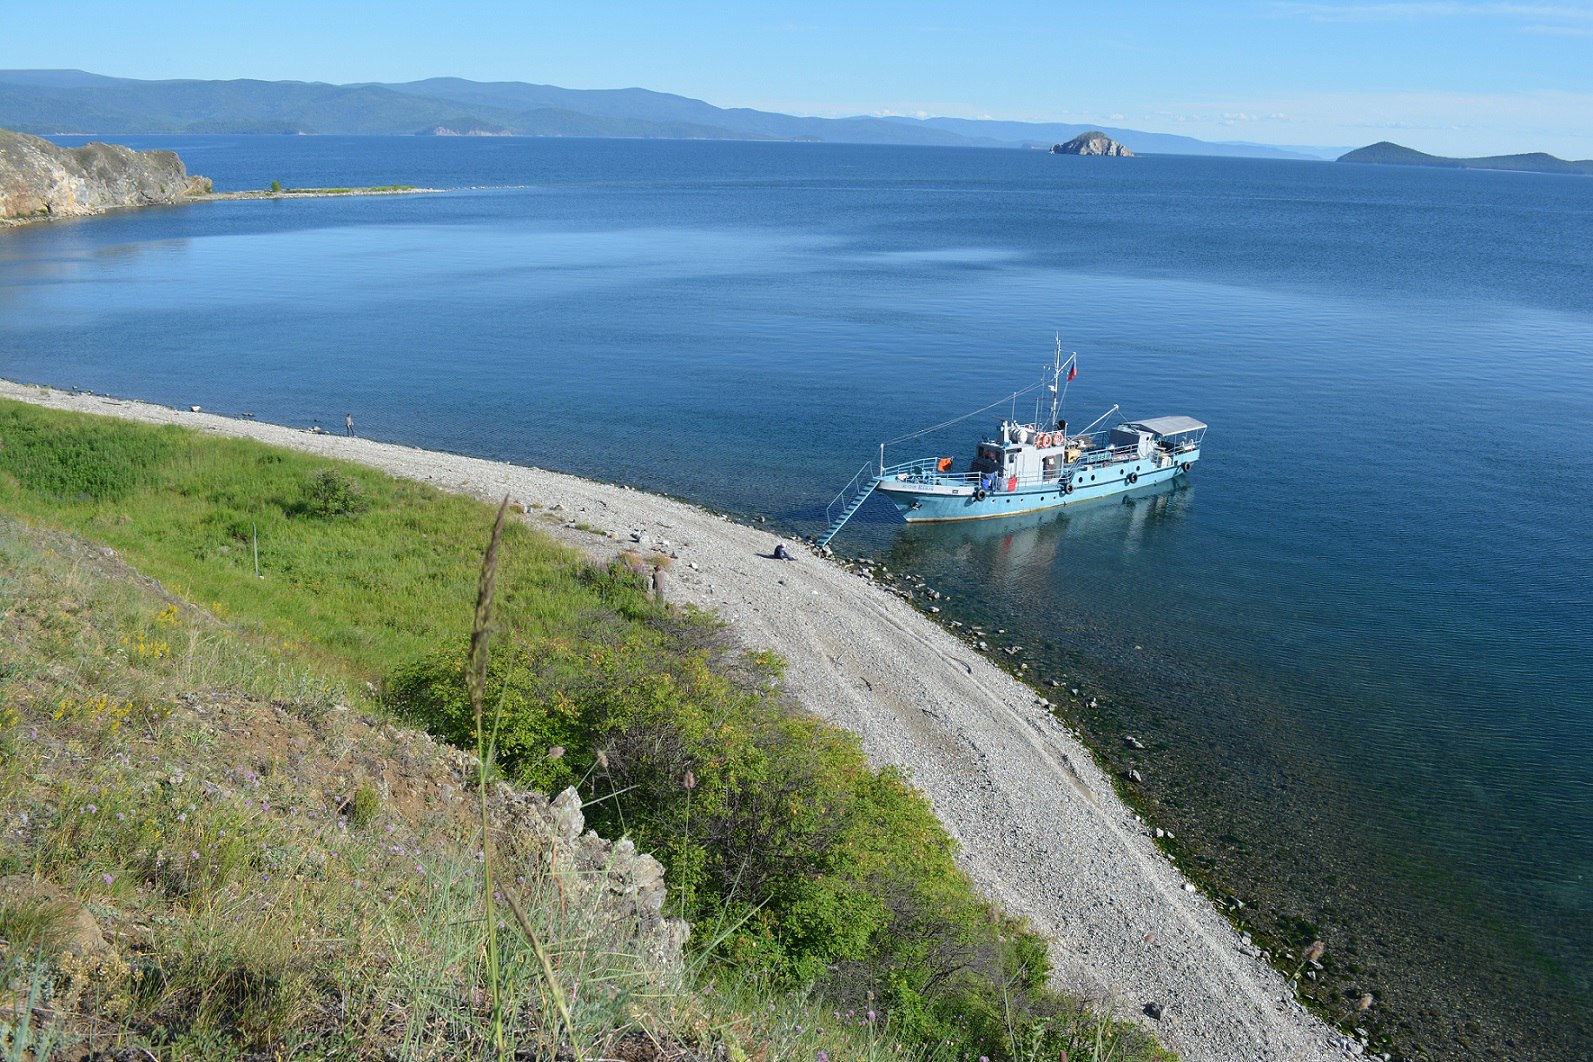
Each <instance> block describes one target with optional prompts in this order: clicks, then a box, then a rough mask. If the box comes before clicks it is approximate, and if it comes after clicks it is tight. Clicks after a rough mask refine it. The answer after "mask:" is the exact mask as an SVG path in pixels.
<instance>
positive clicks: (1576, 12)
mask: <svg viewBox="0 0 1593 1062" xmlns="http://www.w3.org/2000/svg"><path fill="white" fill-rule="evenodd" d="M1268 6H1269V8H1270V9H1271V10H1272V11H1274V12H1276V13H1277V14H1280V15H1292V16H1296V17H1300V18H1308V19H1310V20H1311V21H1313V22H1424V21H1429V20H1433V19H1460V18H1488V19H1505V20H1510V21H1516V22H1521V23H1526V25H1523V26H1522V27H1521V28H1523V29H1526V28H1530V27H1532V26H1536V25H1541V24H1560V25H1564V24H1566V23H1572V24H1576V23H1593V4H1508V3H1506V4H1500V3H1465V2H1462V0H1429V2H1425V3H1423V2H1411V3H1385V4H1323V3H1274V4H1270V5H1268Z"/></svg>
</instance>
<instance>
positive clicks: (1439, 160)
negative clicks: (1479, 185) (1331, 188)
mask: <svg viewBox="0 0 1593 1062" xmlns="http://www.w3.org/2000/svg"><path fill="white" fill-rule="evenodd" d="M1339 161H1340V162H1361V163H1370V164H1373V165H1377V166H1442V167H1446V168H1448V169H1460V170H1521V171H1525V172H1527V173H1580V174H1588V175H1593V159H1584V160H1582V161H1581V162H1567V161H1565V160H1564V159H1557V158H1555V157H1554V156H1553V155H1547V154H1544V153H1543V152H1541V151H1533V152H1530V153H1528V154H1525V155H1489V156H1487V157H1485V158H1479V159H1450V158H1445V157H1443V156H1442V155H1428V154H1425V153H1424V152H1420V151H1417V150H1415V149H1414V148H1408V147H1402V146H1401V145H1399V144H1391V143H1389V142H1388V141H1387V140H1382V141H1379V142H1378V143H1376V144H1369V145H1367V146H1366V147H1363V148H1356V149H1355V150H1354V151H1351V152H1349V153H1348V154H1346V155H1341V156H1340V157H1339Z"/></svg>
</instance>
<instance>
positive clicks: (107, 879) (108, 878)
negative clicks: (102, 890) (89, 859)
mask: <svg viewBox="0 0 1593 1062" xmlns="http://www.w3.org/2000/svg"><path fill="white" fill-rule="evenodd" d="M100 880H102V881H104V882H105V884H107V885H110V884H111V883H113V882H114V881H115V880H116V879H115V878H113V877H111V876H110V875H109V874H101V875H100Z"/></svg>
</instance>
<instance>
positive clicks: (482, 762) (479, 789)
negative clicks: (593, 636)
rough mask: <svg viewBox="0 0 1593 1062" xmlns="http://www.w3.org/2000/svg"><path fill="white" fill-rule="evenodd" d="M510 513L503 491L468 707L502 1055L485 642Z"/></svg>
mask: <svg viewBox="0 0 1593 1062" xmlns="http://www.w3.org/2000/svg"><path fill="white" fill-rule="evenodd" d="M508 512H509V497H508V495H504V499H503V504H501V505H499V506H498V517H497V519H496V520H494V521H493V522H492V535H491V537H490V538H489V539H488V540H487V552H486V554H485V555H484V556H483V557H482V558H481V579H480V580H479V581H478V582H477V584H476V615H475V619H474V621H473V622H472V623H471V626H470V673H469V683H470V709H471V712H472V714H473V715H474V716H475V722H476V760H477V764H478V766H477V768H476V800H477V806H478V808H479V809H480V813H481V854H482V859H481V880H482V893H483V896H482V900H483V903H484V904H485V910H486V930H487V980H488V987H489V990H490V991H491V993H492V1047H493V1050H494V1051H495V1052H496V1054H497V1057H498V1058H507V1057H508V1054H509V1048H508V1043H507V1042H506V1040H505V1038H504V1015H503V979H502V970H501V968H500V966H499V962H498V921H497V904H496V896H495V895H494V894H495V892H496V890H495V889H494V887H493V882H492V867H493V851H492V821H491V817H490V815H489V814H488V809H487V773H488V767H489V765H490V763H491V760H492V751H493V750H492V747H491V744H490V743H489V742H488V739H487V727H486V721H485V718H484V716H485V702H486V699H487V646H488V643H489V642H490V641H491V639H492V592H493V589H494V587H495V586H496V585H497V581H498V545H499V543H500V542H502V540H503V520H504V517H505V516H506V515H507V514H508Z"/></svg>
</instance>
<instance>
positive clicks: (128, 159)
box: [0, 129, 210, 222]
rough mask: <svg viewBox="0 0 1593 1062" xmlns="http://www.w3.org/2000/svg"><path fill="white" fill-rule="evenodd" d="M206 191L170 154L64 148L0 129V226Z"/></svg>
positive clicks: (206, 184) (206, 181)
mask: <svg viewBox="0 0 1593 1062" xmlns="http://www.w3.org/2000/svg"><path fill="white" fill-rule="evenodd" d="M209 191H210V178H208V177H195V176H192V175H190V174H189V173H188V168H187V167H186V166H185V165H183V160H182V159H180V158H178V157H177V153H176V152H175V151H134V150H133V149H132V148H128V147H122V146H121V145H118V144H100V143H93V144H85V145H83V146H82V147H77V148H63V147H57V146H56V145H54V144H52V143H50V142H49V141H48V140H44V139H41V138H39V137H36V136H29V135H28V134H26V133H14V132H11V131H9V130H4V129H0V222H14V221H18V220H30V219H34V218H60V217H83V216H85V215H89V214H99V213H103V212H104V211H106V210H114V209H117V208H119V207H135V206H154V205H157V204H166V203H180V202H183V201H185V200H188V199H191V198H193V197H194V196H197V195H203V194H205V193H208V192H209Z"/></svg>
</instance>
